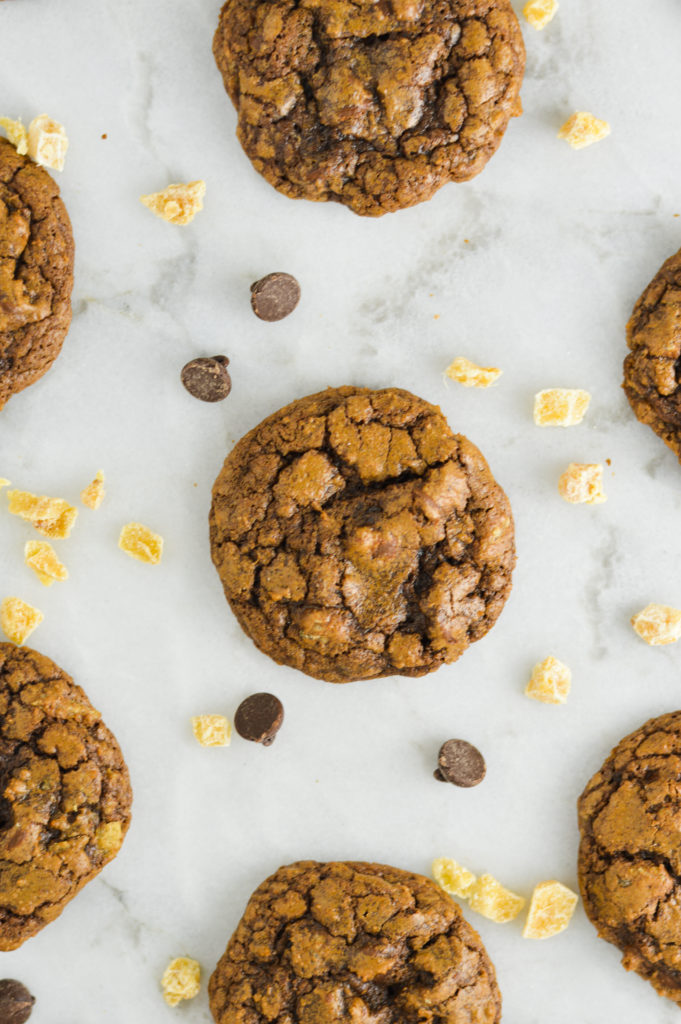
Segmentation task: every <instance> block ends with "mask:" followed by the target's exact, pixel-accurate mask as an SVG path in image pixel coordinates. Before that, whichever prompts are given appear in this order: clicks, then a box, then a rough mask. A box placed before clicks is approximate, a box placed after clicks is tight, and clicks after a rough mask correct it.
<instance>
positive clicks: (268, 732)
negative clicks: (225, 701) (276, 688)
mask: <svg viewBox="0 0 681 1024" xmlns="http://www.w3.org/2000/svg"><path fill="white" fill-rule="evenodd" d="M283 721H284V706H283V704H282V703H281V701H280V700H279V698H278V697H275V696H274V694H273V693H253V694H251V696H250V697H246V700H242V702H241V704H239V707H238V708H237V709H236V715H235V716H234V728H235V729H236V731H237V732H238V733H239V736H243V738H244V739H245V740H252V741H253V743H262V745H263V746H264V747H269V745H270V744H271V743H274V737H275V736H276V735H277V733H278V732H279V730H280V729H281V723H282V722H283Z"/></svg>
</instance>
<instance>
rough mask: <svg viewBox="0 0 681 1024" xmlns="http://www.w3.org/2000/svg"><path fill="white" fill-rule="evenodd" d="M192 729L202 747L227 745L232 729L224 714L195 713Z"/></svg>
mask: <svg viewBox="0 0 681 1024" xmlns="http://www.w3.org/2000/svg"><path fill="white" fill-rule="evenodd" d="M192 729H193V731H194V735H195V736H196V738H197V740H198V741H199V743H200V744H201V746H202V747H227V746H229V743H230V740H231V738H232V729H231V726H230V724H229V722H228V721H227V719H226V718H225V716H224V715H195V716H194V718H192Z"/></svg>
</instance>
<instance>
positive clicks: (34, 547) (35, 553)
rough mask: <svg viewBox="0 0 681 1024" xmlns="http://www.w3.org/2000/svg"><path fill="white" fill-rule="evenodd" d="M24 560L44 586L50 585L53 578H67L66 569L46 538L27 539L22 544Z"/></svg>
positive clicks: (53, 580)
mask: <svg viewBox="0 0 681 1024" xmlns="http://www.w3.org/2000/svg"><path fill="white" fill-rule="evenodd" d="M24 561H25V563H26V565H27V566H28V567H29V569H33V571H34V573H35V574H36V576H37V577H38V579H39V580H40V582H41V583H42V584H43V586H44V587H51V586H52V584H53V583H54V582H55V580H67V579H68V578H69V573H68V569H67V568H66V566H65V565H64V564H63V563H62V562H61V561H60V560H59V558H58V557H57V552H56V551H55V550H54V548H53V547H52V545H51V544H48V543H47V541H46V540H29V541H27V542H26V544H25V546H24Z"/></svg>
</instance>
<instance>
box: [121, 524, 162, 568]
mask: <svg viewBox="0 0 681 1024" xmlns="http://www.w3.org/2000/svg"><path fill="white" fill-rule="evenodd" d="M118 546H119V548H120V549H121V551H125V553H126V555H131V556H132V557H133V558H136V559H137V560H138V561H139V562H147V563H148V564H149V565H158V563H159V562H160V561H161V555H162V554H163V537H161V536H160V535H159V534H158V533H154V532H153V531H152V530H150V529H149V527H148V526H143V525H142V523H127V524H126V525H125V526H124V527H123V529H122V530H121V535H120V537H119V538H118Z"/></svg>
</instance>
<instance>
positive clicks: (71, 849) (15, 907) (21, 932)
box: [0, 643, 132, 950]
mask: <svg viewBox="0 0 681 1024" xmlns="http://www.w3.org/2000/svg"><path fill="white" fill-rule="evenodd" d="M131 803H132V792H131V790H130V779H129V777H128V769H127V768H126V765H125V762H124V761H123V756H122V754H121V751H120V749H119V747H118V744H117V742H116V739H115V737H114V736H113V735H112V734H111V733H110V732H109V730H108V729H107V728H106V726H105V725H104V723H103V722H102V719H101V716H100V714H99V712H98V711H95V709H94V708H93V707H92V705H91V704H90V702H89V700H88V699H87V697H86V696H85V694H84V693H83V691H82V690H81V688H80V687H79V686H76V685H75V684H74V683H73V680H72V679H71V678H70V677H69V676H67V675H66V673H65V672H62V670H61V669H60V668H58V667H57V666H56V665H55V664H54V662H52V661H50V659H49V658H46V657H44V655H42V654H38V653H37V652H36V651H32V650H30V649H29V648H27V647H15V646H14V644H4V643H0V950H8V949H16V948H17V947H18V946H20V945H21V944H22V943H23V942H25V941H26V939H29V938H30V937H31V936H32V935H35V934H36V932H38V931H40V929H41V928H43V927H44V926H45V925H46V924H48V923H49V922H50V921H53V920H54V919H55V917H58V916H59V914H61V912H62V910H63V909H64V907H65V906H66V904H67V903H68V902H69V900H71V899H73V897H74V896H75V895H76V893H78V892H79V890H80V889H82V888H83V886H84V885H86V883H87V882H89V881H90V880H91V879H92V878H94V877H95V875H96V874H98V872H99V871H101V869H102V868H103V867H104V865H105V864H106V863H108V861H110V860H112V859H113V858H114V857H115V856H116V854H117V853H118V851H119V849H120V846H121V843H122V842H123V838H124V836H125V833H126V832H127V830H128V825H129V824H130V805H131Z"/></svg>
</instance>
